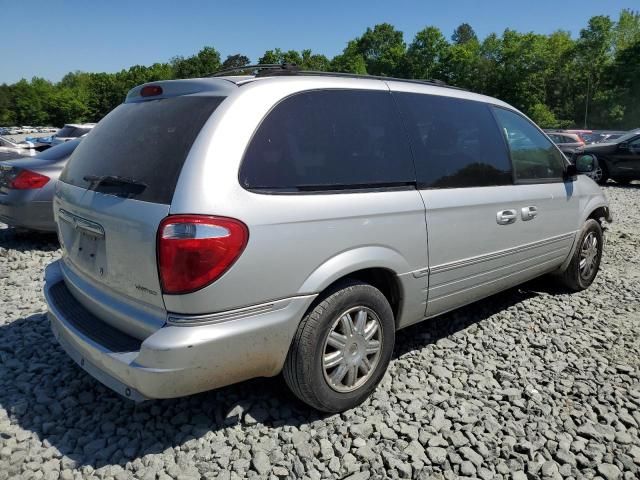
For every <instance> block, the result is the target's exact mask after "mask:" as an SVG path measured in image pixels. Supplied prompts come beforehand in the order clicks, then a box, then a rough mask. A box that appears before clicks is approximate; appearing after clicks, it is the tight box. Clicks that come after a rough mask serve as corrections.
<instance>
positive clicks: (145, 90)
mask: <svg viewBox="0 0 640 480" xmlns="http://www.w3.org/2000/svg"><path fill="white" fill-rule="evenodd" d="M156 95H162V87H161V86H160V85H147V86H145V87H142V90H140V96H141V97H155V96H156Z"/></svg>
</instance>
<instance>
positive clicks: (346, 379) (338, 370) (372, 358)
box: [322, 306, 382, 393]
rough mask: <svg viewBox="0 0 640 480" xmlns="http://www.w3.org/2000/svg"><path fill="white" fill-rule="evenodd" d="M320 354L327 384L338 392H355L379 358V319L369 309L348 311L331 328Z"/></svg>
mask: <svg viewBox="0 0 640 480" xmlns="http://www.w3.org/2000/svg"><path fill="white" fill-rule="evenodd" d="M322 352H323V356H322V370H323V372H324V378H325V380H326V382H327V384H328V385H329V386H330V387H331V388H332V389H333V390H335V391H337V392H340V393H347V392H352V391H354V390H356V389H358V388H359V387H361V386H362V385H363V384H364V383H366V382H367V380H369V378H370V377H371V376H372V375H373V372H374V371H375V369H376V366H377V364H378V360H379V359H380V354H381V352H382V324H381V322H380V318H379V317H378V315H377V314H376V313H375V312H374V311H373V310H371V309H370V308H367V307H364V306H357V307H353V308H350V309H349V310H347V311H346V312H344V313H342V314H341V315H339V316H338V318H337V319H336V320H335V321H334V322H333V324H332V325H331V328H330V329H329V333H328V335H327V338H326V340H325V342H324V348H323V350H322Z"/></svg>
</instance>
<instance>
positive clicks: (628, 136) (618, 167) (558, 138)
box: [546, 129, 640, 185]
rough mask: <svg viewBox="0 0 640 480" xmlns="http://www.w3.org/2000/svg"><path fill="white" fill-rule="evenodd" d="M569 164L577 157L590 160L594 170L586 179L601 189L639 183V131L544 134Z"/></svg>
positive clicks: (565, 131)
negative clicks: (612, 182)
mask: <svg viewBox="0 0 640 480" xmlns="http://www.w3.org/2000/svg"><path fill="white" fill-rule="evenodd" d="M546 133H547V135H548V137H549V138H550V139H551V140H552V141H553V142H554V143H555V144H556V145H557V146H558V148H559V149H560V150H561V151H562V153H564V154H565V156H566V157H567V158H568V159H569V160H570V161H572V162H575V158H576V157H577V156H580V155H585V154H589V155H592V156H594V159H595V163H596V167H595V169H594V170H593V172H591V173H590V174H589V175H590V176H591V178H593V179H594V180H595V181H596V182H598V183H599V184H601V185H603V184H605V183H606V182H607V181H608V180H609V179H610V178H611V179H613V180H615V181H616V182H618V183H623V184H626V183H629V182H631V181H633V180H640V129H635V130H630V131H628V132H614V131H591V130H553V131H549V130H548V131H547V132H546Z"/></svg>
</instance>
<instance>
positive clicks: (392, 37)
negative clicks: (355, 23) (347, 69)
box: [356, 23, 406, 75]
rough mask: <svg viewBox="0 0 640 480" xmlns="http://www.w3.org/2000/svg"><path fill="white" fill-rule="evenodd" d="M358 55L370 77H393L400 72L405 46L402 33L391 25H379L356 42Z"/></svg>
mask: <svg viewBox="0 0 640 480" xmlns="http://www.w3.org/2000/svg"><path fill="white" fill-rule="evenodd" d="M356 48H357V51H358V53H360V54H361V55H362V57H363V58H364V61H365V64H366V66H367V72H368V73H369V74H371V75H395V74H397V73H398V72H400V71H401V67H402V64H403V60H404V54H405V49H406V45H405V43H404V40H403V36H402V32H400V31H399V30H396V29H395V28H394V27H393V25H390V24H388V23H381V24H379V25H376V26H375V27H373V29H371V28H367V31H366V32H364V34H363V35H362V36H361V37H360V38H358V39H357V40H356Z"/></svg>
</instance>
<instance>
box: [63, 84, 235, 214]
mask: <svg viewBox="0 0 640 480" xmlns="http://www.w3.org/2000/svg"><path fill="white" fill-rule="evenodd" d="M223 99H224V97H206V96H194V97H188V96H184V97H174V98H165V99H161V100H151V101H146V102H140V103H124V104H122V105H120V106H119V107H117V108H116V109H115V110H113V111H112V112H111V113H109V115H107V116H106V117H104V119H102V121H100V123H99V124H98V125H96V126H95V128H93V131H92V132H91V135H87V137H85V138H84V139H83V140H82V142H81V143H80V145H79V146H78V148H77V149H76V151H75V152H74V153H73V155H72V156H71V158H70V160H69V163H67V166H66V168H65V169H64V170H63V172H62V175H61V177H60V180H61V181H63V182H66V183H69V184H71V185H76V186H79V187H84V188H89V187H90V186H92V185H93V183H94V182H91V181H89V180H90V178H89V180H87V179H86V178H87V177H102V176H118V177H125V178H127V179H131V180H134V181H136V182H140V183H144V184H146V188H144V190H143V191H142V192H141V193H138V194H137V195H135V198H136V200H143V201H146V202H153V203H165V204H169V203H171V198H172V197H173V192H174V190H175V187H176V183H177V181H178V176H179V175H180V171H181V170H182V166H183V164H184V161H185V160H186V158H187V154H188V153H189V150H190V149H191V146H192V145H193V142H194V140H195V138H196V136H197V135H198V132H199V131H200V129H201V128H202V126H203V125H204V123H205V122H206V121H207V119H208V118H209V116H210V115H211V113H212V112H213V111H214V110H215V109H216V107H217V106H218V105H220V103H221V102H222V100H223ZM92 188H93V187H92Z"/></svg>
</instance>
